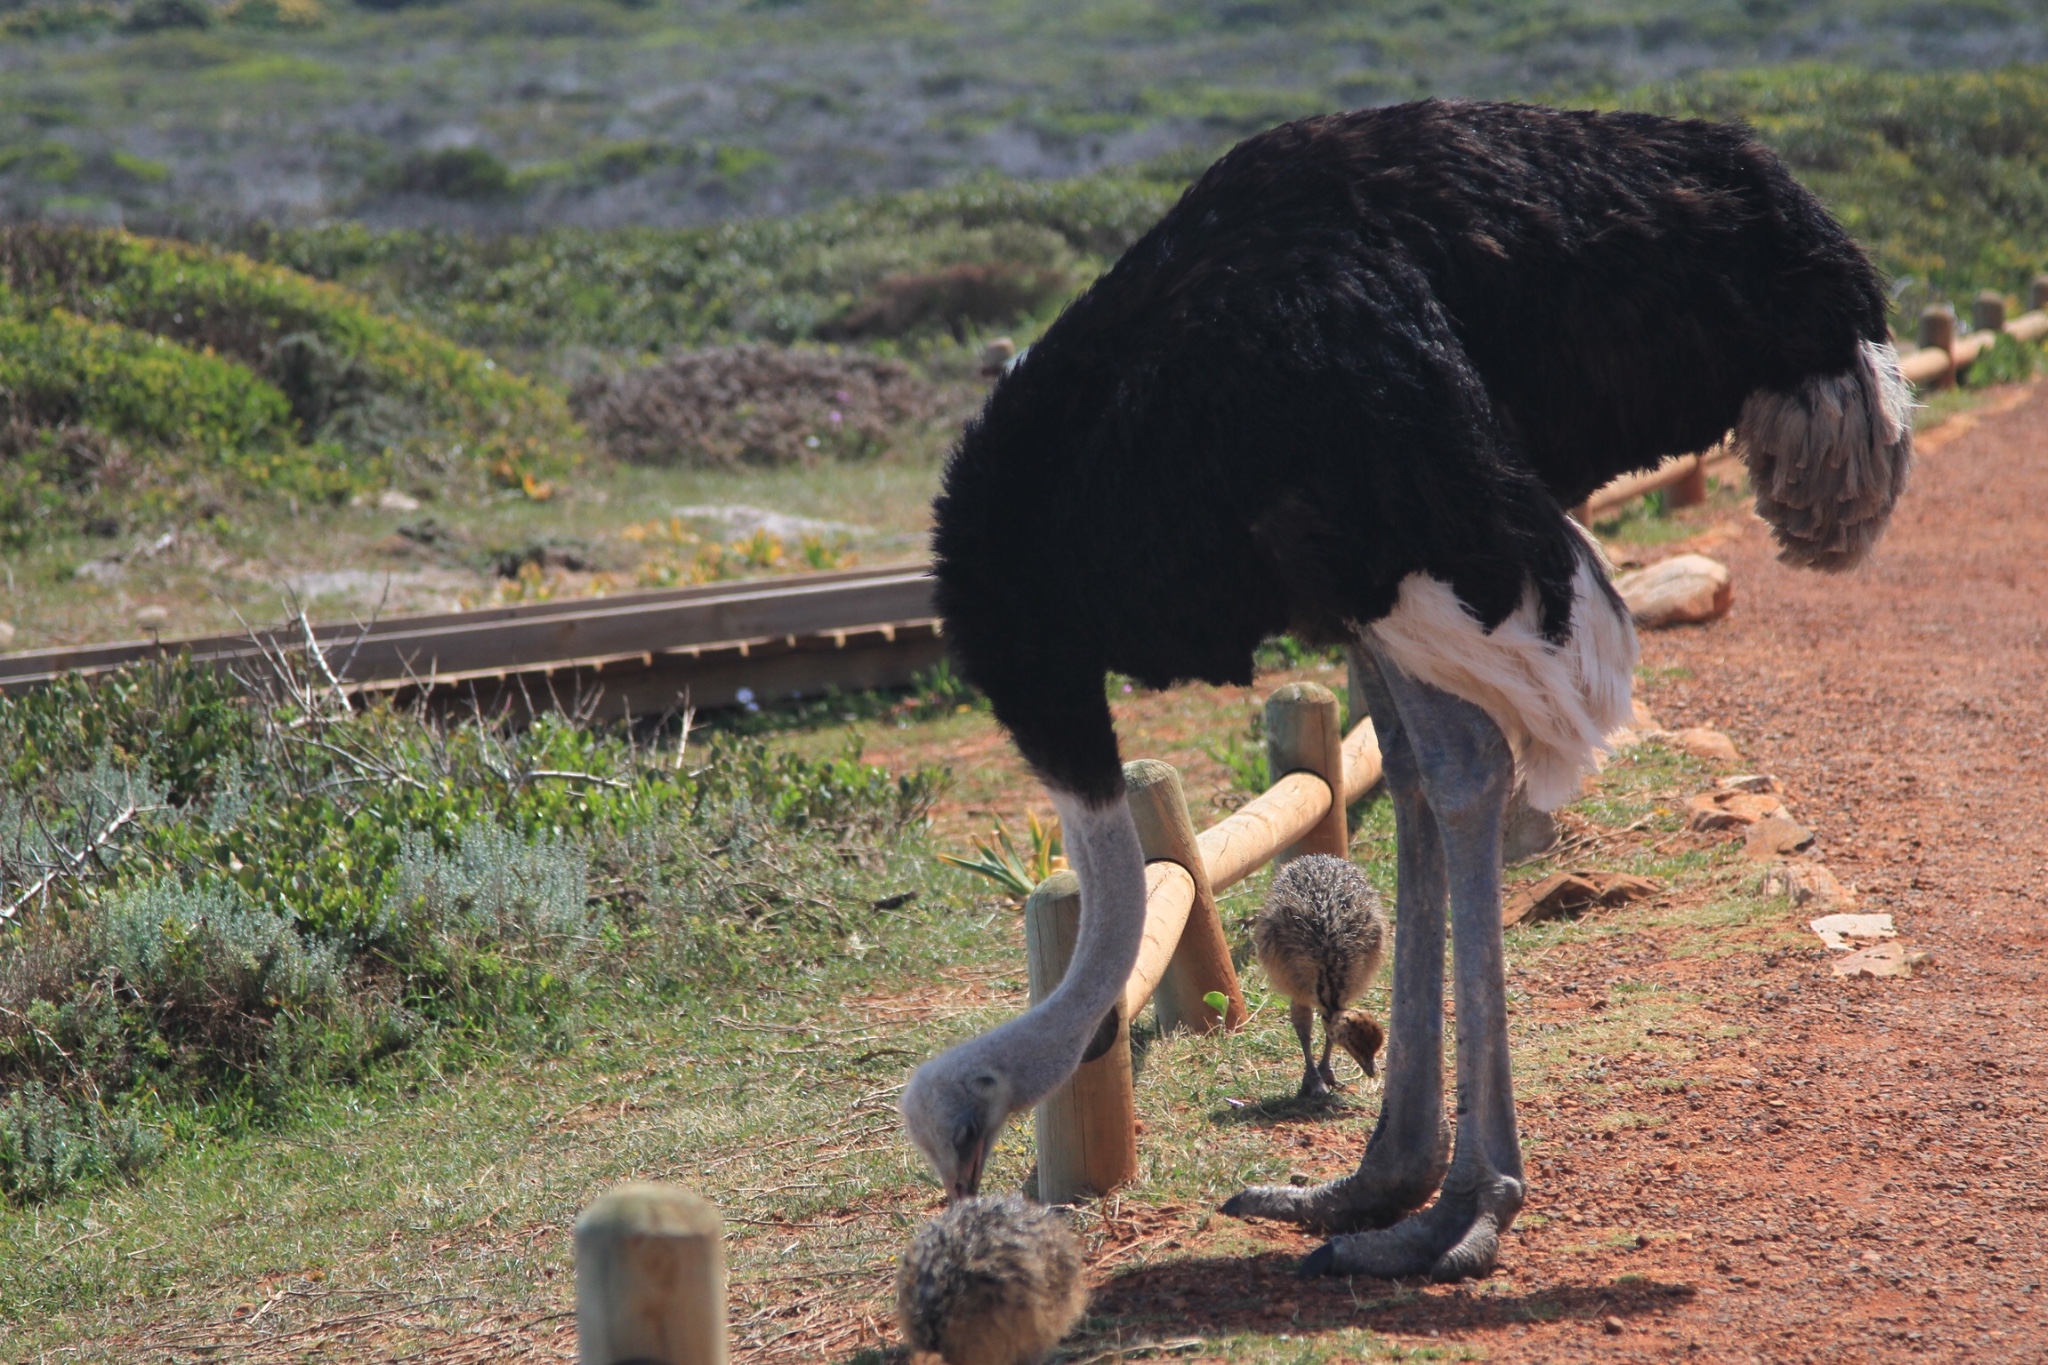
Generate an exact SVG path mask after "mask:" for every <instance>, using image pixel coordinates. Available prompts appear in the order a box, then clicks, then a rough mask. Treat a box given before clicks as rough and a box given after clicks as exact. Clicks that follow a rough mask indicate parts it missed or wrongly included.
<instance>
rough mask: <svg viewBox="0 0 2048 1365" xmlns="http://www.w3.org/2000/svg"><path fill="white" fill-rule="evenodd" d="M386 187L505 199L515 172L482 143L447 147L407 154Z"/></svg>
mask: <svg viewBox="0 0 2048 1365" xmlns="http://www.w3.org/2000/svg"><path fill="white" fill-rule="evenodd" d="M383 188H384V189H386V190H388V191H390V192H391V193H394V194H432V195H438V196H440V197H441V198H444V199H501V198H503V197H504V196H506V195H507V194H510V193H511V192H512V172H511V171H510V170H509V169H508V168H507V167H506V165H505V163H504V162H502V161H500V160H499V159H498V158H497V157H496V156H494V155H492V154H491V153H490V152H489V151H487V150H486V149H484V148H482V147H446V148H443V149H442V150H440V151H436V152H417V153H415V154H414V155H412V156H409V157H407V158H406V159H405V160H404V161H402V162H400V163H399V164H398V165H397V166H396V167H395V168H394V169H393V170H392V171H391V173H390V175H389V176H387V177H386V178H385V180H384V183H383Z"/></svg>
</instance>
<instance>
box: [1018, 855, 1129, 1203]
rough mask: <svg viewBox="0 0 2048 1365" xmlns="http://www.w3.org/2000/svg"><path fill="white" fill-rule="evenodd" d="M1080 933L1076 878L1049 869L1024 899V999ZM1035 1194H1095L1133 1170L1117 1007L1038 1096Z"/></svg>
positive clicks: (1048, 980) (1042, 987) (1124, 1025)
mask: <svg viewBox="0 0 2048 1365" xmlns="http://www.w3.org/2000/svg"><path fill="white" fill-rule="evenodd" d="M1080 932H1081V880H1080V878H1078V877H1076V876H1075V875H1074V874H1073V873H1072V872H1055V873H1053V874H1052V875H1051V876H1050V877H1047V878H1046V879H1045V880H1044V881H1042V882H1040V883H1039V884H1038V889H1037V890H1036V891H1033V892H1032V893H1031V899H1029V900H1027V901H1026V902H1024V954H1025V959H1026V961H1027V963H1028V964H1029V967H1030V973H1031V1003H1032V1004H1034V1005H1035V1004H1037V1003H1038V1002H1039V1001H1041V1000H1043V999H1045V997H1047V996H1048V995H1051V994H1052V993H1053V990H1054V988H1055V987H1057V986H1058V985H1059V984H1060V979H1061V978H1062V977H1064V976H1065V975H1066V974H1067V963H1068V962H1069V961H1071V960H1072V959H1073V956H1074V940H1075V939H1076V938H1077V937H1078V936H1079V935H1080ZM1035 1117H1036V1120H1037V1128H1038V1198H1039V1202H1041V1203H1045V1204H1065V1203H1071V1202H1073V1201H1074V1200H1075V1199H1076V1198H1078V1197H1081V1196H1084V1195H1102V1194H1107V1193H1109V1191H1111V1190H1113V1189H1115V1188H1116V1187H1117V1186H1118V1185H1121V1184H1123V1183H1124V1182H1125V1181H1127V1180H1129V1179H1130V1178H1131V1177H1132V1176H1134V1175H1136V1174H1137V1173H1138V1127H1137V1124H1138V1116H1137V1105H1136V1101H1135V1100H1134V1098H1133V1096H1132V1093H1131V1021H1130V1020H1129V1019H1126V1018H1125V1017H1124V1013H1123V1007H1122V1006H1121V1005H1119V1006H1117V1007H1116V1011H1115V1013H1114V1015H1112V1016H1111V1024H1110V1027H1109V1029H1108V1031H1107V1033H1106V1036H1105V1035H1098V1036H1097V1038H1096V1040H1095V1042H1093V1043H1091V1044H1090V1045H1089V1048H1088V1052H1087V1053H1086V1054H1084V1055H1083V1056H1082V1059H1081V1066H1080V1069H1079V1070H1077V1071H1075V1072H1074V1074H1073V1076H1072V1077H1070V1078H1069V1079H1068V1080H1067V1082H1066V1084H1064V1085H1062V1086H1061V1087H1060V1088H1059V1089H1057V1090H1055V1091H1053V1092H1052V1094H1050V1095H1048V1096H1046V1097H1045V1098H1044V1099H1043V1100H1040V1101H1039V1104H1038V1110H1037V1113H1036V1115H1035Z"/></svg>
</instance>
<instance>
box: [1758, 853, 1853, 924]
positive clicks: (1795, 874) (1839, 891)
mask: <svg viewBox="0 0 2048 1365" xmlns="http://www.w3.org/2000/svg"><path fill="white" fill-rule="evenodd" d="M1757 890H1758V891H1760V892H1761V893H1762V894H1764V895H1766V896H1783V897H1785V898H1786V899H1788V900H1790V901H1791V902H1792V905H1793V908H1794V909H1802V910H1803V909H1805V908H1806V907H1807V906H1813V907H1814V908H1816V909H1820V910H1845V909H1847V908H1848V907H1850V906H1852V905H1854V904H1855V903H1856V892H1855V889H1854V888H1852V887H1847V886H1844V885H1842V882H1841V879H1840V878H1838V877H1836V876H1835V874H1834V873H1832V872H1830V871H1828V869H1827V868H1825V867H1822V866H1821V865H1820V864H1819V863H1809V862H1806V861H1804V860H1803V859H1802V860H1798V861H1794V862H1787V863H1783V864H1780V865H1779V866H1776V867H1773V868H1771V869H1770V871H1768V872H1766V873H1764V877H1763V881H1762V882H1761V883H1760V884H1759V885H1758V887H1757ZM1816 922H1818V921H1816Z"/></svg>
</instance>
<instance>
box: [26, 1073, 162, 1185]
mask: <svg viewBox="0 0 2048 1365" xmlns="http://www.w3.org/2000/svg"><path fill="white" fill-rule="evenodd" d="M162 1151H163V1139H162V1137H161V1136H160V1135H158V1134H157V1133H155V1132H153V1131H151V1130H150V1129H149V1128H147V1127H144V1126H143V1125H142V1124H141V1123H140V1122H138V1121H137V1120H136V1118H135V1116H134V1115H132V1114H123V1115H110V1114H105V1113H102V1112H100V1111H99V1110H98V1109H96V1108H94V1107H93V1106H91V1105H89V1104H82V1103H71V1102H67V1101H66V1100H65V1099H63V1098H62V1097H60V1096H59V1095H57V1094H53V1093H51V1092H50V1091H48V1090H46V1089H45V1088H44V1086H43V1084H42V1082H40V1081H30V1082H29V1083H28V1084H27V1085H25V1086H23V1087H22V1088H21V1089H20V1090H18V1091H16V1092H14V1093H13V1094H11V1095H9V1096H7V1098H6V1099H5V1101H4V1102H0V1199H6V1200H11V1201H13V1202H16V1203H29V1202H33V1201H36V1200H42V1199H53V1198H56V1197H57V1196H59V1195H62V1194H68V1193H69V1192H70V1191H71V1190H73V1189H75V1188H76V1187H78V1186H79V1185H83V1184H86V1183H89V1182H90V1181H93V1180H95V1179H99V1178H103V1177H105V1176H109V1175H134V1174H136V1173H138V1172H140V1171H142V1170H143V1169H144V1168H146V1167H148V1166H150V1165H151V1164H153V1163H154V1162H155V1161H156V1159H157V1157H158V1156H160V1155H161V1154H162Z"/></svg>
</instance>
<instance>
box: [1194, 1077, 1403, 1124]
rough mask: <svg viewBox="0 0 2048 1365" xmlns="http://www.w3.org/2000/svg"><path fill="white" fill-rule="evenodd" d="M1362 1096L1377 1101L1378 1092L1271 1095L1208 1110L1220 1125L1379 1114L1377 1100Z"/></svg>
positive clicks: (1334, 1119)
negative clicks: (1364, 1101)
mask: <svg viewBox="0 0 2048 1365" xmlns="http://www.w3.org/2000/svg"><path fill="white" fill-rule="evenodd" d="M1361 1097H1370V1098H1371V1099H1373V1100H1377V1099H1378V1092H1377V1090H1374V1091H1365V1090H1363V1089H1360V1088H1357V1087H1347V1088H1346V1089H1344V1090H1340V1091H1338V1092H1336V1093H1335V1094H1331V1095H1325V1096H1321V1097H1319V1098H1316V1099H1303V1098H1301V1097H1300V1096H1299V1095H1269V1096H1267V1097H1266V1098H1265V1099H1262V1100H1246V1101H1241V1102H1238V1103H1234V1104H1233V1103H1231V1102H1229V1101H1225V1102H1224V1104H1223V1105H1222V1106H1221V1107H1219V1108H1216V1109H1211V1110H1210V1111H1209V1122H1210V1123H1212V1124H1214V1125H1215V1126H1216V1127H1218V1128H1242V1127H1255V1128H1286V1127H1291V1126H1294V1125H1297V1124H1310V1123H1316V1124H1321V1123H1339V1122H1342V1121H1344V1120H1346V1119H1369V1118H1372V1117H1374V1116H1375V1115H1376V1114H1378V1113H1379V1105H1378V1104H1377V1103H1370V1104H1361V1103H1359V1099H1360V1098H1361Z"/></svg>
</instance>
